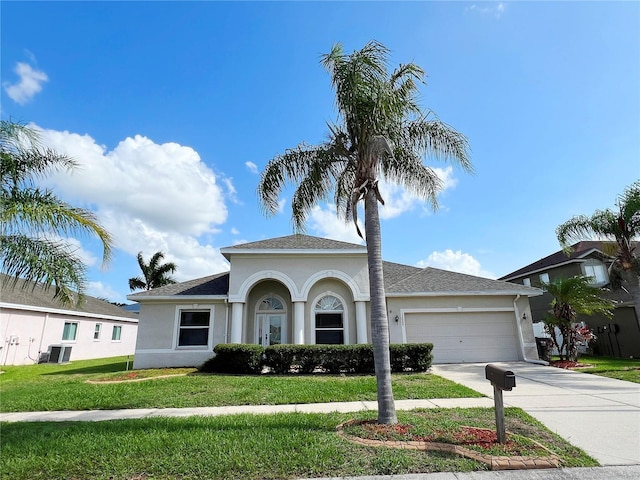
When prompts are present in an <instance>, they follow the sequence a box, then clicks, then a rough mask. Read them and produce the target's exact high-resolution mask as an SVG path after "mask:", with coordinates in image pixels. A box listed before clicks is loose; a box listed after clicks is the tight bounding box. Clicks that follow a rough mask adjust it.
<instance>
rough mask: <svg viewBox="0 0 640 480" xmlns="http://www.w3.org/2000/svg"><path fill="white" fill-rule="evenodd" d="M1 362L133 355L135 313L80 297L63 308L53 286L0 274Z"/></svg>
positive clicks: (58, 360)
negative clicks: (16, 279) (46, 287)
mask: <svg viewBox="0 0 640 480" xmlns="http://www.w3.org/2000/svg"><path fill="white" fill-rule="evenodd" d="M0 289H1V292H2V295H1V296H0V332H2V333H1V334H2V337H1V338H2V340H3V343H2V344H0V363H1V364H2V365H28V364H33V363H38V362H39V361H51V362H55V363H63V362H68V361H73V360H87V359H91V358H104V357H115V356H120V355H133V353H134V352H135V348H136V335H137V331H138V316H137V315H136V314H135V313H130V312H127V311H125V310H123V309H122V308H120V307H118V306H116V305H112V304H111V303H109V302H106V301H104V300H100V299H97V298H94V297H90V296H88V295H87V296H85V297H84V298H83V301H82V302H81V303H80V304H79V305H72V306H62V305H60V303H59V302H58V301H57V300H55V299H54V298H53V294H54V292H53V288H50V289H45V288H44V286H43V285H41V284H35V285H34V284H27V285H25V282H24V280H18V281H17V283H16V284H15V285H14V283H13V279H11V278H9V277H7V276H6V275H2V274H0Z"/></svg>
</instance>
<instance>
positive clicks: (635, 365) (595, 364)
mask: <svg viewBox="0 0 640 480" xmlns="http://www.w3.org/2000/svg"><path fill="white" fill-rule="evenodd" d="M579 360H580V363H584V364H587V365H589V366H588V367H586V368H579V369H576V370H577V371H579V372H584V373H592V374H594V375H600V376H602V377H609V378H617V379H618V380H626V381H627V382H635V383H640V359H633V358H629V359H627V358H612V357H596V356H589V355H581V356H580V359H579Z"/></svg>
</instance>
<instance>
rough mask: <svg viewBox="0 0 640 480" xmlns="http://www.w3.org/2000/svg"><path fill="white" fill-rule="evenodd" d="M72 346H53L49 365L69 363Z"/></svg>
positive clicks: (50, 350) (50, 351) (50, 349)
mask: <svg viewBox="0 0 640 480" xmlns="http://www.w3.org/2000/svg"><path fill="white" fill-rule="evenodd" d="M69 358H71V345H51V346H50V347H49V361H48V363H69Z"/></svg>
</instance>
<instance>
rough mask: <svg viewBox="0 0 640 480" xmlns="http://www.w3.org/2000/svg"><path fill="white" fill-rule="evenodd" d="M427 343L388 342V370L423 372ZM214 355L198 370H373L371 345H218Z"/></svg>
mask: <svg viewBox="0 0 640 480" xmlns="http://www.w3.org/2000/svg"><path fill="white" fill-rule="evenodd" d="M431 350H433V344H431V343H409V344H391V345H390V346H389V352H390V355H391V371H392V372H407V371H411V372H425V371H427V370H428V369H429V367H430V366H431V360H432V358H433V357H432V355H431ZM213 351H214V353H215V354H216V356H215V357H213V358H211V359H210V360H207V361H206V362H205V363H204V364H203V365H202V366H201V367H200V370H201V371H204V372H216V373H253V374H257V373H261V372H262V370H263V367H268V369H269V370H270V371H271V372H273V373H278V374H288V373H314V372H328V373H334V374H336V373H374V371H375V364H374V361H373V345H371V344H358V345H290V344H283V345H271V346H269V347H266V348H263V347H261V346H260V345H248V344H219V345H217V346H216V347H215V348H214V349H213Z"/></svg>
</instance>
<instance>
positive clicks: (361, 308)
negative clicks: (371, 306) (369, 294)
mask: <svg viewBox="0 0 640 480" xmlns="http://www.w3.org/2000/svg"><path fill="white" fill-rule="evenodd" d="M356 341H357V342H358V343H369V342H368V340H367V303H366V302H356Z"/></svg>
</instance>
